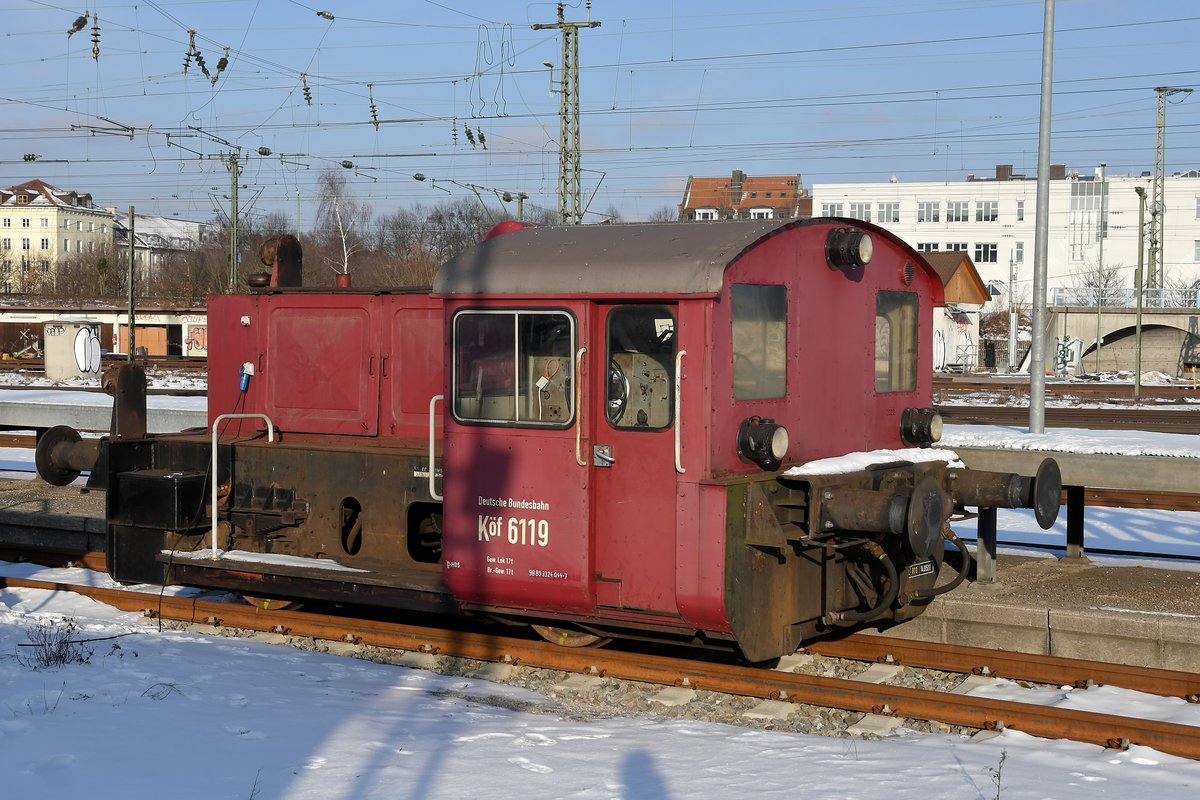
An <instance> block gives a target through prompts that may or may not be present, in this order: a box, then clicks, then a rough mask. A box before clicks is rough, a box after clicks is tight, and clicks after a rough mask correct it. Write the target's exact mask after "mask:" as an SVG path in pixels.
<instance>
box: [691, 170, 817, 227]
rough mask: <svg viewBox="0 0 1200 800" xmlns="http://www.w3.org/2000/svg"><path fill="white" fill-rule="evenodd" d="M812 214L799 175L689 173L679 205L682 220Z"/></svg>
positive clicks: (782, 217)
mask: <svg viewBox="0 0 1200 800" xmlns="http://www.w3.org/2000/svg"><path fill="white" fill-rule="evenodd" d="M811 213H812V199H811V198H810V197H809V196H808V192H807V190H805V188H804V186H803V185H802V183H801V181H800V176H799V175H767V176H753V175H746V173H744V172H742V171H741V170H740V169H735V170H734V171H733V173H732V175H730V177H728V178H697V177H692V176H689V177H688V180H687V186H686V187H685V188H684V190H683V202H682V203H680V204H679V220H680V221H681V222H703V221H707V220H727V219H795V218H796V217H802V216H809V215H810V214H811Z"/></svg>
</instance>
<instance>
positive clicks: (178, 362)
mask: <svg viewBox="0 0 1200 800" xmlns="http://www.w3.org/2000/svg"><path fill="white" fill-rule="evenodd" d="M122 361H124V358H121V357H120V356H119V355H118V356H115V357H113V358H105V359H104V360H103V361H102V362H101V365H102V366H107V365H109V364H115V363H119V362H122ZM137 361H138V363H139V364H141V365H142V366H143V367H145V368H146V369H147V370H154V369H160V370H173V371H174V370H178V371H193V372H206V371H207V370H208V359H206V358H199V357H196V358H173V357H168V356H151V357H148V358H145V359H142V358H139V359H138V360H137ZM2 370H9V371H21V370H26V371H29V372H45V371H46V360H45V359H43V358H9V359H2V360H0V371H2Z"/></svg>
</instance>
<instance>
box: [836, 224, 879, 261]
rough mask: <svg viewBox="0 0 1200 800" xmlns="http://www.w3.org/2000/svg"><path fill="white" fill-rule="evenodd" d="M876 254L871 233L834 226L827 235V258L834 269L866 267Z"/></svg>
mask: <svg viewBox="0 0 1200 800" xmlns="http://www.w3.org/2000/svg"><path fill="white" fill-rule="evenodd" d="M874 254H875V243H874V242H872V241H871V234H869V233H867V232H866V231H860V230H856V229H854V228H834V229H833V230H831V231H830V232H829V234H828V235H827V236H826V237H825V260H826V261H827V262H829V266H830V267H831V268H833V269H845V268H846V267H858V268H861V267H865V266H866V265H867V264H870V263H871V256H873V255H874Z"/></svg>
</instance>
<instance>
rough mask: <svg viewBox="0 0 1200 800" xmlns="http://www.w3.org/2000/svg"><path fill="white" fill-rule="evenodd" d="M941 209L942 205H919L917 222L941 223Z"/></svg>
mask: <svg viewBox="0 0 1200 800" xmlns="http://www.w3.org/2000/svg"><path fill="white" fill-rule="evenodd" d="M941 208H942V204H941V203H934V202H929V201H926V202H923V203H917V222H940V221H941Z"/></svg>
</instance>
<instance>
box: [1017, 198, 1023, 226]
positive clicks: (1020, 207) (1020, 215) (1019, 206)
mask: <svg viewBox="0 0 1200 800" xmlns="http://www.w3.org/2000/svg"><path fill="white" fill-rule="evenodd" d="M1024 221H1025V201H1024V200H1018V201H1017V222H1024Z"/></svg>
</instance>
